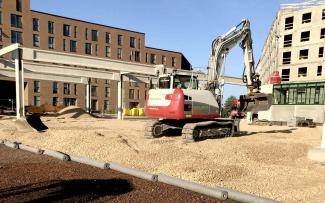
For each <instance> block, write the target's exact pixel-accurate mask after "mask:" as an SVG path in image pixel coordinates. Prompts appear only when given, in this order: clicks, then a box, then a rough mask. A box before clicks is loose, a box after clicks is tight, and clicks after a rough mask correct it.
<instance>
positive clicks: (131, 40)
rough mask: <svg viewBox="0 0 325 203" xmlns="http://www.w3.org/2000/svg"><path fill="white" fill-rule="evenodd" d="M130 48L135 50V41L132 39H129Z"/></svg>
mask: <svg viewBox="0 0 325 203" xmlns="http://www.w3.org/2000/svg"><path fill="white" fill-rule="evenodd" d="M130 47H132V48H135V39H134V37H130Z"/></svg>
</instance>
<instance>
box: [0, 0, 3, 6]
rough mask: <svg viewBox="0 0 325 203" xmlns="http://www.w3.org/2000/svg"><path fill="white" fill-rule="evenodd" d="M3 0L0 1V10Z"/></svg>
mask: <svg viewBox="0 0 325 203" xmlns="http://www.w3.org/2000/svg"><path fill="white" fill-rule="evenodd" d="M2 4H3V0H0V8H2V6H3V5H2Z"/></svg>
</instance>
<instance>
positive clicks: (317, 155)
mask: <svg viewBox="0 0 325 203" xmlns="http://www.w3.org/2000/svg"><path fill="white" fill-rule="evenodd" d="M307 157H308V158H309V159H311V160H313V161H318V162H322V163H325V123H324V124H323V130H322V141H321V145H320V148H319V147H313V148H311V149H309V151H308V154H307Z"/></svg>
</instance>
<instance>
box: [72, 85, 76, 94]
mask: <svg viewBox="0 0 325 203" xmlns="http://www.w3.org/2000/svg"><path fill="white" fill-rule="evenodd" d="M73 86H74V88H73V90H74V95H77V84H74V85H73Z"/></svg>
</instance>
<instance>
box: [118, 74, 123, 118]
mask: <svg viewBox="0 0 325 203" xmlns="http://www.w3.org/2000/svg"><path fill="white" fill-rule="evenodd" d="M122 91H123V74H121V75H120V80H119V81H118V83H117V119H119V120H123V108H122V104H123V94H122Z"/></svg>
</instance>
